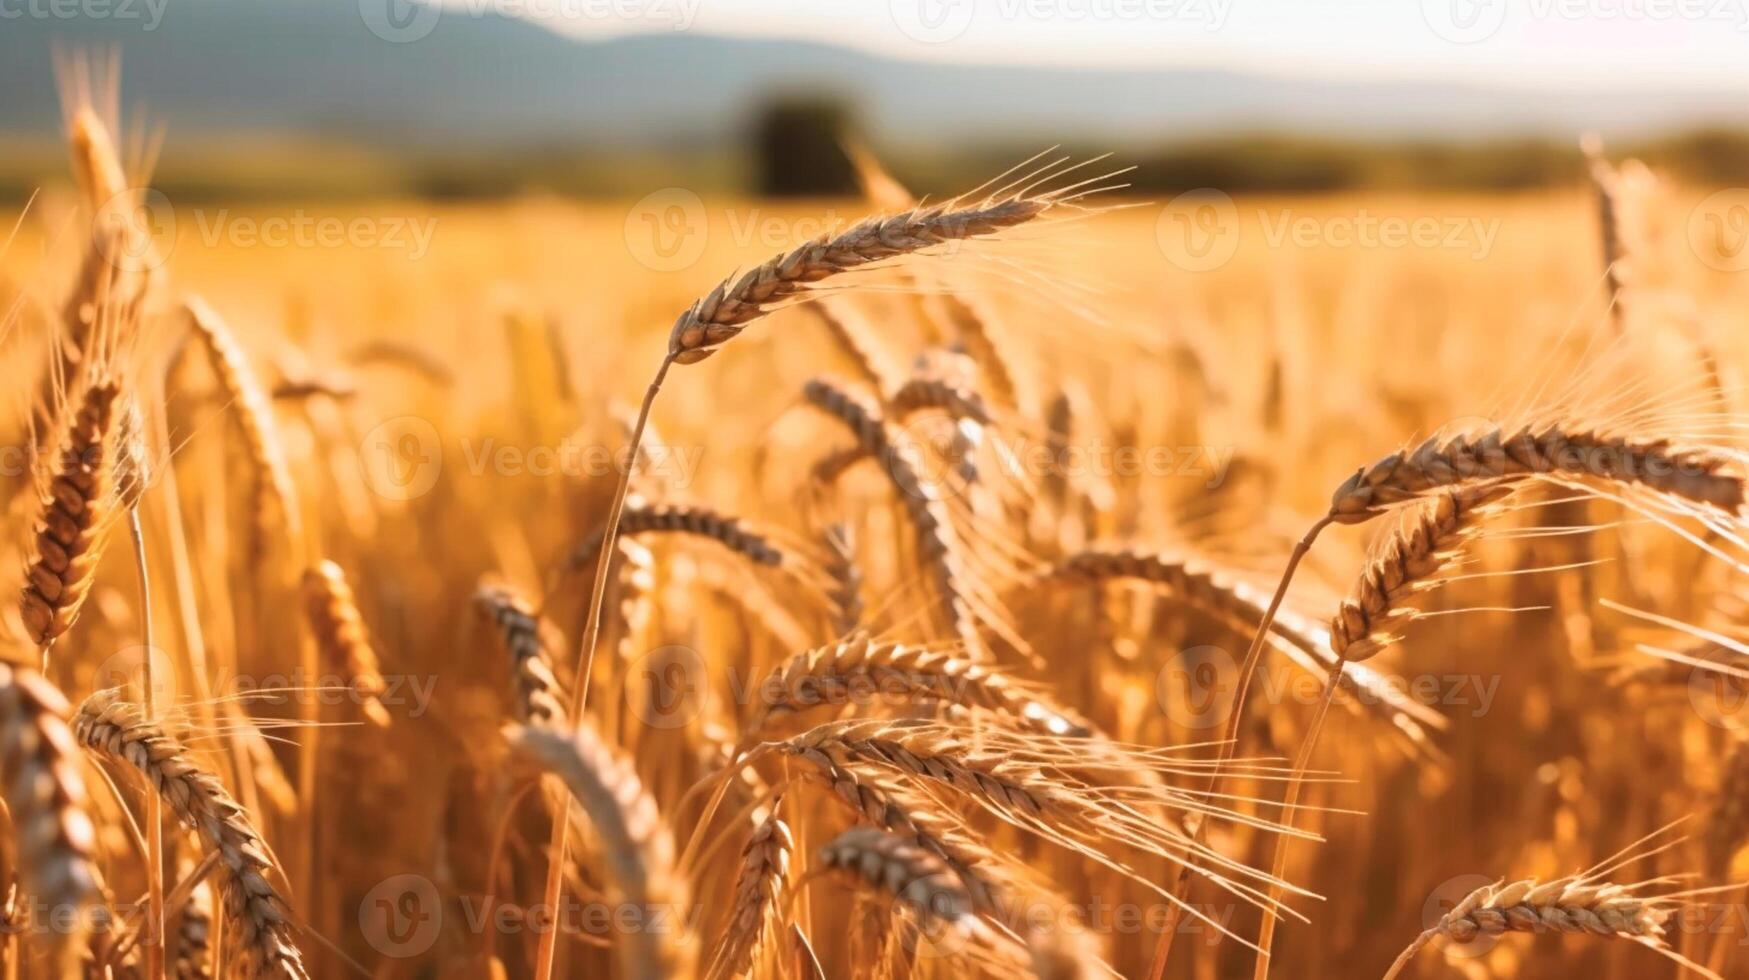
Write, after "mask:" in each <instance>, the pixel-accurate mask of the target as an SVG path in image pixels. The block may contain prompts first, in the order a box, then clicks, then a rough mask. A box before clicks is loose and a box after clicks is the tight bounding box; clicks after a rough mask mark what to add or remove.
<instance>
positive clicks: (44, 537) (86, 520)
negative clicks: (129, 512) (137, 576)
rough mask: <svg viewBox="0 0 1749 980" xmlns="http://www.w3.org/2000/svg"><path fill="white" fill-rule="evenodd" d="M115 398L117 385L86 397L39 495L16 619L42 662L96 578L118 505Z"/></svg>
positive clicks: (102, 387)
mask: <svg viewBox="0 0 1749 980" xmlns="http://www.w3.org/2000/svg"><path fill="white" fill-rule="evenodd" d="M120 393H121V389H120V386H119V385H118V384H117V383H115V382H114V381H104V382H99V383H96V384H93V385H92V386H91V387H89V388H87V389H86V390H85V394H84V396H83V397H82V398H81V400H80V403H79V408H78V411H77V414H76V415H75V416H74V417H73V420H72V423H71V425H69V426H68V428H67V432H66V435H65V439H64V442H63V445H62V448H61V456H60V459H59V461H58V462H57V465H56V467H55V470H54V472H53V473H52V474H51V475H50V476H49V482H48V489H47V493H45V495H44V496H43V500H42V517H41V519H40V522H39V523H38V524H37V528H36V535H35V538H34V545H35V558H34V559H33V560H32V561H31V563H30V566H29V572H28V573H27V579H26V584H25V587H24V594H23V596H22V606H21V612H22V615H23V618H24V625H25V629H26V630H28V631H29V634H30V638H31V639H32V640H33V641H35V642H36V644H37V646H39V647H41V648H42V649H43V651H44V656H45V657H46V656H47V649H48V646H49V645H50V644H51V643H53V642H54V640H55V638H56V637H58V636H60V635H61V634H62V633H65V632H66V631H67V629H68V628H69V627H71V626H72V625H73V621H74V620H75V619H77V618H78V616H79V608H80V606H81V605H83V604H84V602H85V596H86V594H87V593H89V592H90V590H91V583H92V580H93V579H94V578H95V577H96V573H97V561H98V559H99V558H100V557H101V555H102V549H103V540H104V537H105V526H104V525H105V521H106V519H107V517H108V515H109V513H110V511H111V508H112V507H113V504H114V502H115V501H114V487H113V484H114V458H113V456H112V453H111V448H110V446H109V445H108V443H109V437H110V432H111V429H112V427H113V422H114V417H115V413H114V407H115V400H116V398H117V396H118V395H119V394H120Z"/></svg>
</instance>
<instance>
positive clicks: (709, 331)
mask: <svg viewBox="0 0 1749 980" xmlns="http://www.w3.org/2000/svg"><path fill="white" fill-rule="evenodd" d="M1033 159H1034V160H1036V159H1037V157H1034V158H1033ZM1030 163H1032V160H1028V161H1027V163H1026V164H1022V166H1025V165H1027V164H1030ZM1016 169H1018V168H1016ZM1070 169H1073V168H1070ZM1012 172H1013V171H1012V170H1011V171H1009V173H1012ZM1068 172H1069V171H1068V170H1064V169H1060V168H1059V165H1058V164H1056V163H1053V164H1051V165H1049V166H1046V167H1044V168H1042V169H1040V170H1036V171H1034V172H1033V173H1031V174H1028V175H1027V176H1026V177H1023V178H1022V179H1020V180H1017V181H1013V182H1011V183H1009V184H1006V185H1002V186H999V187H997V188H996V189H995V190H994V191H992V192H990V193H989V194H988V196H986V197H984V198H982V199H976V200H974V199H972V198H971V196H970V195H969V194H968V195H966V196H965V197H960V198H955V199H953V200H951V201H948V202H945V203H943V204H939V205H934V206H930V207H923V208H913V209H910V210H907V211H901V212H899V213H898V214H895V215H892V216H890V217H875V218H867V219H864V220H863V221H860V222H858V223H857V224H855V225H852V226H851V227H850V228H848V229H845V230H844V231H842V232H839V233H837V234H826V235H822V236H820V237H819V238H816V239H814V240H813V241H811V242H807V243H805V244H803V245H800V246H797V247H796V248H794V249H791V250H790V251H788V252H785V253H782V254H780V255H776V256H773V257H772V258H770V259H768V260H766V261H765V262H763V263H761V264H760V265H758V266H755V267H754V268H752V269H749V270H748V271H747V272H745V273H744V274H742V275H741V276H740V277H738V278H736V277H731V278H729V279H724V280H723V281H722V282H721V283H718V284H717V286H716V288H714V289H712V290H711V291H710V292H709V293H707V294H705V296H704V297H702V298H701V299H699V300H698V301H697V302H695V303H694V304H693V305H692V306H691V307H689V308H688V309H687V310H686V311H685V312H683V313H681V314H680V316H679V317H678V318H677V319H676V320H675V321H674V325H673V327H672V328H671V329H670V330H669V333H668V350H667V352H666V353H665V354H664V355H663V357H662V361H661V363H660V364H659V365H657V368H656V375H655V377H653V378H652V379H651V380H650V384H649V386H648V387H647V388H646V389H645V391H644V398H643V401H642V402H641V403H640V404H639V406H638V416H637V421H636V422H635V423H633V425H632V435H631V440H630V443H629V450H628V453H627V456H628V458H631V459H636V458H637V454H638V449H639V446H640V445H641V444H642V442H643V437H644V428H645V426H647V425H648V424H649V420H650V409H651V408H652V407H653V406H654V405H655V402H656V396H657V394H659V393H660V392H661V390H662V383H663V381H665V380H666V379H667V377H668V370H669V368H671V367H673V366H674V365H676V364H694V363H697V362H699V361H702V360H704V359H705V358H707V357H709V356H710V355H711V354H713V353H715V352H716V351H717V349H718V348H720V347H721V346H722V345H723V344H725V343H727V342H728V341H730V340H732V339H734V338H735V337H736V336H738V335H739V334H740V333H741V331H743V330H745V329H746V328H747V327H748V326H749V325H751V324H752V323H754V322H756V321H757V320H758V319H759V318H761V317H763V316H765V315H767V314H769V313H770V312H772V311H773V310H775V309H778V308H779V307H781V306H783V305H785V304H786V303H794V302H803V301H806V300H808V299H811V298H814V297H813V296H812V295H811V294H812V293H814V292H815V291H816V290H817V289H818V288H819V284H821V283H824V282H826V281H828V280H830V279H833V278H835V277H838V276H841V275H844V274H846V273H851V272H855V271H857V270H859V269H865V268H869V267H871V266H874V265H877V264H879V263H882V262H886V261H890V260H896V259H899V258H902V257H904V256H907V255H916V254H923V253H927V252H929V251H931V250H933V249H936V248H938V247H940V246H945V245H948V244H950V243H952V242H958V241H969V240H973V239H978V238H986V237H989V236H992V235H995V234H996V233H998V232H1001V231H1004V230H1007V229H1009V228H1014V227H1016V226H1019V225H1022V224H1025V223H1027V222H1029V221H1033V220H1035V219H1037V218H1039V217H1041V216H1043V215H1045V214H1047V213H1049V212H1050V211H1052V210H1053V209H1056V208H1067V207H1074V206H1075V202H1076V201H1077V200H1079V199H1081V198H1084V197H1086V196H1088V195H1090V194H1094V193H1097V192H1099V191H1100V190H1102V189H1104V188H1100V187H1098V186H1093V187H1092V188H1091V189H1085V188H1087V187H1088V185H1090V184H1093V185H1096V184H1097V183H1098V181H1099V180H1102V179H1104V178H1094V179H1093V180H1091V181H1080V182H1077V183H1074V184H1070V185H1068V186H1066V187H1058V188H1055V189H1053V190H1049V191H1044V192H1040V193H1034V192H1033V189H1034V188H1035V187H1038V186H1041V185H1043V184H1045V183H1048V182H1050V181H1054V180H1057V179H1060V178H1061V177H1062V175H1063V174H1066V173H1068ZM1009 173H1004V174H1003V175H1002V176H1001V177H998V178H997V181H1000V180H1002V179H1005V178H1007V177H1008V175H1009ZM994 183H996V181H992V182H991V184H994ZM989 186H991V185H990V184H986V185H985V187H981V188H978V189H977V190H978V191H983V190H985V188H988V187H989ZM974 193H975V192H974ZM631 470H632V467H629V466H628V467H625V468H624V471H623V472H621V473H620V478H619V486H618V487H617V488H616V489H615V490H614V495H613V504H612V506H611V507H609V508H608V514H607V523H606V528H607V533H606V535H605V536H604V537H603V539H602V544H601V548H600V549H599V551H600V556H599V557H598V558H597V560H596V565H595V582H594V585H593V587H592V589H591V593H590V597H589V612H588V614H587V616H586V618H585V620H584V627H583V637H582V640H581V642H580V648H581V649H580V650H579V657H578V668H577V681H576V692H575V693H574V695H573V702H572V706H571V714H572V716H573V717H582V715H583V710H584V708H585V707H586V705H587V698H588V692H589V687H590V684H589V678H590V675H591V674H592V673H593V668H594V664H595V649H596V646H597V644H598V642H599V639H600V632H601V612H602V604H603V602H604V601H605V598H606V595H607V569H608V561H609V559H610V558H611V557H612V556H613V554H614V541H615V539H616V537H617V535H618V534H619V522H620V517H621V514H622V512H623V511H624V508H625V497H626V488H627V487H628V486H629V484H630V480H631ZM564 835H565V826H564V823H563V821H557V822H555V827H554V831H553V836H554V840H553V844H554V847H553V848H552V849H553V850H554V851H560V850H562V849H563V846H564ZM559 885H560V879H559V873H558V868H557V866H556V865H555V866H554V867H552V868H550V869H549V870H548V873H547V885H546V891H545V896H544V897H545V901H546V902H547V904H548V907H553V906H555V905H556V904H557V902H558V898H559ZM555 942H556V937H554V936H553V935H552V934H551V932H550V931H549V933H547V934H545V935H543V936H542V937H541V941H540V946H539V948H538V950H537V952H536V964H535V980H552V975H553V956H554V950H555Z"/></svg>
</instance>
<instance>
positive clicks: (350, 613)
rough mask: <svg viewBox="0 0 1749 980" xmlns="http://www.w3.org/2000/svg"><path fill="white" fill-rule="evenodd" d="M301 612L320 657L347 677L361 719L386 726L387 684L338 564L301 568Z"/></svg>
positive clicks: (387, 713) (353, 598)
mask: <svg viewBox="0 0 1749 980" xmlns="http://www.w3.org/2000/svg"><path fill="white" fill-rule="evenodd" d="M304 614H305V615H306V616H307V617H308V619H309V621H310V631H311V632H312V633H314V634H315V637H316V645H317V646H318V647H320V648H321V650H322V655H323V658H324V659H326V660H327V662H328V663H330V664H333V665H335V666H336V667H337V668H339V669H340V670H343V671H345V672H346V676H347V677H349V678H350V679H351V681H350V683H351V685H352V690H353V692H354V693H355V694H356V695H357V696H358V698H359V709H360V710H361V711H363V712H364V716H365V718H367V719H369V720H370V722H371V724H373V725H376V726H378V727H386V726H387V725H388V724H389V712H388V709H387V708H385V707H383V703H382V700H381V699H382V696H383V692H384V691H386V690H388V685H387V684H386V683H385V682H384V681H383V675H382V671H381V670H380V669H379V668H378V666H377V655H376V649H375V648H374V647H372V646H371V642H370V633H369V632H368V631H367V630H366V629H365V626H364V617H363V616H362V615H360V614H359V611H358V599H357V597H355V596H354V595H353V593H352V586H351V585H350V584H348V583H347V581H346V573H345V572H344V571H342V570H341V568H340V566H339V565H336V564H335V563H334V562H331V561H326V560H324V561H322V562H321V563H319V564H317V565H316V566H315V567H314V568H310V569H307V570H305V572H304Z"/></svg>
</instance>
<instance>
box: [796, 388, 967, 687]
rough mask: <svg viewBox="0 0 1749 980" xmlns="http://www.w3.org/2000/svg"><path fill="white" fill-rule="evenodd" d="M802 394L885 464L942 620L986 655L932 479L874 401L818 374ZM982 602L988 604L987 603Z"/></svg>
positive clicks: (949, 525) (951, 532) (950, 526)
mask: <svg viewBox="0 0 1749 980" xmlns="http://www.w3.org/2000/svg"><path fill="white" fill-rule="evenodd" d="M802 394H803V397H804V398H805V399H806V400H807V401H808V403H809V404H810V405H813V406H814V407H816V408H818V409H819V410H821V411H822V412H824V413H826V414H827V415H828V416H830V417H832V418H834V419H837V420H838V421H839V422H840V423H842V424H843V425H844V426H845V428H847V429H849V430H850V433H851V435H853V436H855V437H856V441H857V444H858V446H859V447H861V448H862V450H863V451H864V452H866V453H868V454H870V455H872V456H874V457H875V458H876V459H879V460H881V461H882V462H883V463H884V464H885V467H886V470H887V474H888V476H889V477H890V478H891V479H892V481H893V485H894V487H895V488H896V489H897V491H898V497H899V503H900V505H901V506H902V507H903V508H904V510H905V513H906V515H907V516H908V517H909V518H910V520H911V525H912V530H913V531H914V532H915V534H916V539H917V551H918V557H919V558H920V559H921V560H922V561H923V563H924V565H925V567H927V568H928V569H929V570H930V571H931V572H932V574H933V576H934V579H935V587H936V591H937V592H938V593H939V596H938V598H937V608H938V609H939V610H940V612H941V614H942V616H943V618H944V619H945V620H946V623H947V626H948V629H949V632H950V634H951V635H952V636H953V637H954V638H955V639H957V640H959V641H960V642H961V643H963V644H965V647H966V650H967V652H968V654H970V655H972V656H974V657H987V656H988V646H987V645H986V644H985V643H984V640H983V638H982V637H981V636H980V635H979V633H978V628H977V622H978V619H979V616H978V612H977V610H978V609H979V607H980V606H979V604H978V603H977V601H976V600H975V598H974V597H973V595H972V593H971V592H970V590H969V586H968V583H967V580H966V576H965V574H964V572H963V571H962V569H961V558H960V555H959V542H958V535H957V534H956V533H955V531H954V527H953V523H952V520H951V519H950V518H949V516H948V512H947V507H946V505H945V504H944V503H943V501H942V500H941V498H940V495H939V493H938V492H937V491H936V489H935V487H934V485H933V484H931V483H930V482H929V481H928V480H926V479H925V478H924V476H923V474H922V473H921V472H920V471H919V470H918V468H917V466H916V465H915V464H914V463H913V462H912V461H911V459H910V458H909V457H908V456H907V455H906V454H905V453H903V452H901V451H899V449H898V445H897V442H896V441H895V438H894V435H893V433H891V432H890V431H889V429H888V427H887V424H886V422H885V420H884V419H883V418H882V416H881V413H880V409H878V408H877V407H875V405H874V404H873V402H871V401H870V400H868V399H867V398H864V397H862V396H860V395H858V394H856V393H855V392H853V391H851V390H849V389H847V388H844V387H841V386H839V385H836V384H834V383H832V382H830V381H827V380H825V379H819V378H816V379H814V380H811V381H809V382H808V383H807V384H806V385H805V386H804V387H803V389H802ZM983 606H984V608H988V607H989V603H984V604H983ZM992 615H993V614H992ZM986 618H988V617H986Z"/></svg>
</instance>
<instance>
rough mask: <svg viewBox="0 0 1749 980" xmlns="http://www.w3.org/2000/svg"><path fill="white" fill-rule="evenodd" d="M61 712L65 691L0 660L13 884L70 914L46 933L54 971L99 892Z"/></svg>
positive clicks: (72, 947)
mask: <svg viewBox="0 0 1749 980" xmlns="http://www.w3.org/2000/svg"><path fill="white" fill-rule="evenodd" d="M67 713H68V706H67V700H66V698H64V697H63V696H62V695H61V692H60V690H59V689H58V688H56V687H55V686H54V685H53V684H50V683H49V682H48V680H46V679H45V678H43V677H42V675H40V674H38V673H36V672H35V671H33V670H31V669H29V668H27V667H21V666H12V665H8V664H5V663H0V771H3V772H4V773H5V776H6V781H5V784H4V789H5V798H6V808H7V810H8V812H9V813H10V816H11V825H12V831H13V834H14V835H15V838H16V840H17V845H16V846H17V849H18V851H17V860H18V875H19V884H20V885H22V886H23V889H24V891H25V892H26V893H27V894H29V895H31V896H33V897H34V898H36V899H37V900H38V901H41V902H43V903H45V904H46V905H47V906H48V907H49V909H51V910H53V911H56V912H57V915H65V914H66V912H61V911H59V910H67V911H68V912H71V913H73V914H72V918H71V920H70V921H71V923H72V925H73V928H71V929H67V930H60V929H55V930H48V931H47V932H46V936H47V938H48V940H49V941H50V942H51V943H52V944H53V947H54V953H53V960H54V963H55V967H54V968H55V969H56V970H60V971H62V972H61V973H58V974H57V975H58V976H60V975H66V973H65V971H66V970H68V969H71V968H73V964H74V960H75V959H76V957H77V956H78V953H79V950H80V949H81V948H82V947H83V945H84V937H85V933H86V930H88V929H89V928H90V923H89V922H88V921H87V919H86V915H85V911H86V909H87V907H88V906H90V905H91V903H92V902H93V900H94V898H95V897H96V895H97V892H98V886H97V883H98V874H97V867H96V865H95V863H94V860H95V859H94V850H95V847H96V831H95V829H94V828H93V826H92V823H91V817H90V816H89V815H88V814H87V813H86V809H85V806H86V798H85V781H84V779H83V778H82V777H81V776H80V765H79V749H78V746H77V744H76V743H75V741H74V739H73V733H72V731H71V730H70V729H69V728H68V727H67Z"/></svg>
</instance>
